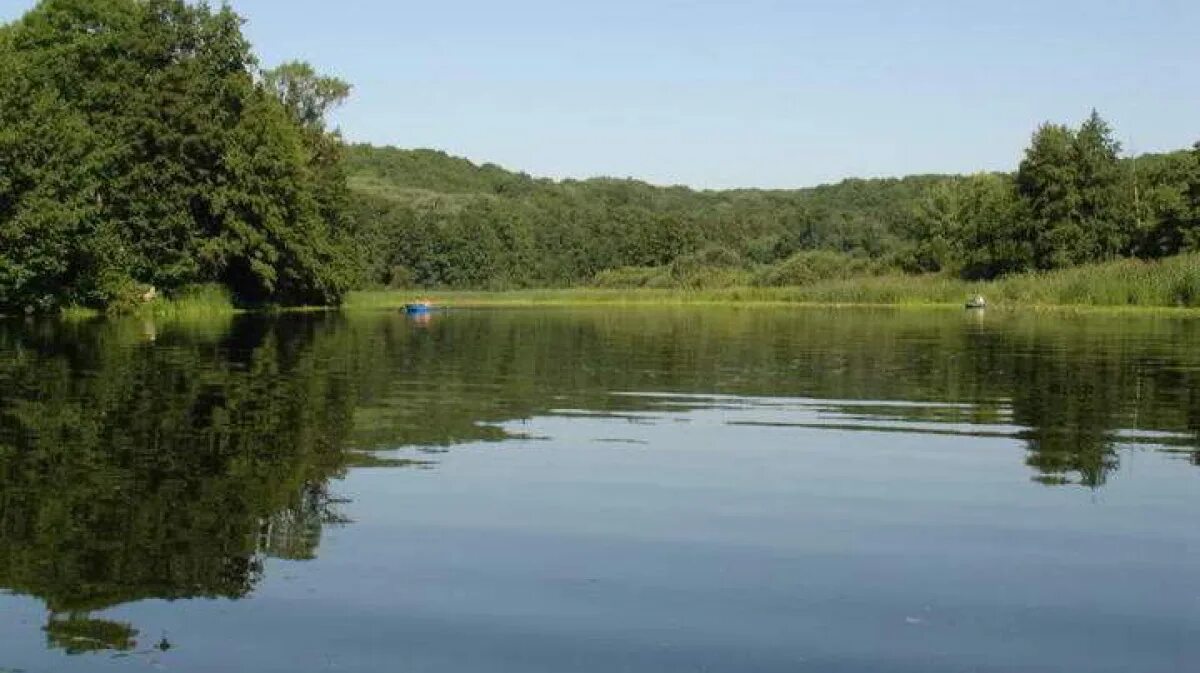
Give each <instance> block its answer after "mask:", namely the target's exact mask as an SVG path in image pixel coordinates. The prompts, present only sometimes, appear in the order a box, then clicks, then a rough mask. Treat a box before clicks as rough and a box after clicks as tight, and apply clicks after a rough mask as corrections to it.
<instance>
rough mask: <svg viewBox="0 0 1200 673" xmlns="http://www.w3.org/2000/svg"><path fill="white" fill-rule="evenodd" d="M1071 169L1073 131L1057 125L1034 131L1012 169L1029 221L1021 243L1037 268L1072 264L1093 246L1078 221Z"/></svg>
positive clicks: (1075, 182) (1073, 167) (1075, 181)
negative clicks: (1026, 236)
mask: <svg viewBox="0 0 1200 673" xmlns="http://www.w3.org/2000/svg"><path fill="white" fill-rule="evenodd" d="M1077 170H1078V167H1077V165H1076V163H1075V133H1074V132H1073V131H1072V130H1071V129H1070V128H1068V127H1066V126H1063V125H1060V124H1043V125H1042V126H1041V127H1039V128H1038V130H1037V132H1036V133H1034V135H1033V141H1032V143H1031V144H1030V147H1029V149H1028V150H1026V152H1025V159H1024V160H1023V161H1021V165H1020V167H1019V168H1018V170H1017V191H1018V193H1019V194H1020V195H1021V197H1022V198H1023V199H1025V200H1026V202H1027V203H1028V204H1029V209H1030V215H1031V216H1032V218H1033V219H1034V221H1035V226H1036V229H1035V230H1034V231H1033V232H1031V233H1033V237H1032V240H1030V241H1027V243H1028V244H1030V245H1031V247H1032V250H1033V262H1034V264H1035V265H1036V266H1037V267H1039V268H1043V269H1051V268H1056V267H1062V266H1070V265H1073V264H1077V263H1079V262H1082V261H1084V260H1086V259H1087V258H1088V256H1089V253H1090V251H1091V250H1092V249H1093V248H1094V241H1092V240H1090V239H1089V238H1088V235H1087V234H1088V232H1086V231H1085V230H1084V229H1083V227H1082V225H1081V223H1080V220H1079V204H1080V195H1079V191H1078V188H1077V186H1078V182H1079V180H1078V176H1077Z"/></svg>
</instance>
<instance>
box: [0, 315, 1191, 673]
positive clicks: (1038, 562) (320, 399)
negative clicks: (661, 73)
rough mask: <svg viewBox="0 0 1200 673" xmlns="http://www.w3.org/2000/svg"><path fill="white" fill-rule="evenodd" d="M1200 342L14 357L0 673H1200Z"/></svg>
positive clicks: (835, 326) (374, 318) (1019, 323)
mask: <svg viewBox="0 0 1200 673" xmlns="http://www.w3.org/2000/svg"><path fill="white" fill-rule="evenodd" d="M1197 512H1200V319H1196V318H1190V319H1189V318H1185V317H1172V316H1168V315H1146V316H1141V315H1139V316H1129V315H1125V316H1094V315H1093V316H1072V315H1066V314H1043V315H1012V314H1007V315H1006V314H995V313H987V314H980V313H974V314H971V313H964V312H960V311H887V310H840V311H834V310H820V309H778V308H748V309H741V310H737V309H719V310H718V309H670V308H656V309H594V310H593V309H587V310H566V309H562V310H557V309H555V310H506V311H500V310H487V311H484V310H481V311H465V310H464V311H453V312H447V313H444V314H435V315H433V316H431V317H430V318H429V319H426V320H413V319H409V318H408V317H406V316H404V315H402V314H397V313H388V312H379V313H357V314H336V313H330V314H315V315H289V316H281V317H263V316H257V317H255V316H250V317H239V318H237V319H230V320H228V321H225V322H217V323H204V324H196V325H188V324H162V323H160V324H154V323H150V322H141V321H137V320H133V321H110V322H97V323H86V324H62V323H51V322H46V323H37V322H26V321H21V320H16V321H4V322H0V672H5V673H11V672H13V671H25V672H27V673H42V672H49V671H66V672H75V671H78V672H83V671H87V672H89V673H90V672H95V671H142V670H146V671H154V670H168V671H213V672H217V671H239V670H244V671H254V672H278V673H284V672H286V673H296V672H299V671H339V672H380V673H382V672H393V671H395V672H400V671H420V672H430V673H451V672H453V673H467V672H476V671H498V672H522V673H524V672H546V673H551V672H552V673H569V672H572V671H580V672H596V673H600V672H603V673H611V672H617V671H638V672H641V671H646V672H655V673H664V672H672V671H722V672H725V671H728V672H741V671H746V672H758V671H762V672H767V671H770V672H785V671H786V672H789V673H790V672H803V671H813V672H851V671H854V672H864V673H865V672H888V673H901V672H903V673H941V672H949V671H963V672H999V671H1014V672H1015V671H1020V672H1025V671H1046V672H1050V671H1053V672H1056V673H1057V672H1062V671H1081V672H1084V671H1085V672H1097V671H1113V672H1117V671H1120V672H1130V671H1136V672H1138V673H1155V672H1165V671H1171V672H1184V671H1187V672H1190V671H1196V670H1200V519H1198V518H1197Z"/></svg>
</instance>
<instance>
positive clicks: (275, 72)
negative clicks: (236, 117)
mask: <svg viewBox="0 0 1200 673" xmlns="http://www.w3.org/2000/svg"><path fill="white" fill-rule="evenodd" d="M262 81H263V85H264V86H266V88H267V90H269V91H271V92H272V93H274V94H275V96H276V97H277V98H278V99H279V100H280V101H281V102H283V104H284V106H285V107H287V109H288V110H290V111H291V113H292V115H293V116H294V117H295V118H296V120H297V121H299V122H300V123H301V124H304V125H305V126H309V127H316V128H319V129H324V126H325V115H326V114H328V112H329V111H330V110H331V109H333V108H334V107H337V106H338V105H341V104H342V103H343V102H344V101H345V100H346V98H347V97H349V96H350V85H349V84H348V83H346V82H345V81H343V80H340V79H338V78H336V77H327V76H323V75H319V74H317V71H316V70H314V69H313V67H312V66H311V65H309V64H308V63H305V62H303V61H288V62H287V63H283V64H281V65H279V66H277V67H275V68H273V69H271V70H264V71H263V73H262Z"/></svg>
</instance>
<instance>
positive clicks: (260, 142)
mask: <svg viewBox="0 0 1200 673" xmlns="http://www.w3.org/2000/svg"><path fill="white" fill-rule="evenodd" d="M240 26H241V19H240V18H239V17H238V16H237V15H236V14H234V13H233V12H232V11H231V10H230V9H229V8H228V7H223V8H221V9H219V10H214V9H211V8H209V7H208V6H207V5H204V4H199V5H193V4H189V3H187V2H184V1H183V0H43V2H41V3H40V4H38V5H37V7H35V8H34V9H33V10H32V11H30V12H29V13H28V14H26V15H25V16H24V17H23V18H21V19H20V20H19V21H17V22H15V23H13V24H11V25H9V26H6V27H4V28H3V29H2V30H0V167H2V168H3V170H0V176H2V177H0V308H3V307H8V308H10V309H11V308H14V307H31V308H51V307H53V306H55V305H59V304H62V303H67V302H78V303H86V304H95V305H104V304H108V303H112V302H116V301H119V300H121V299H122V298H123V297H126V296H128V295H129V294H130V293H131V292H132V291H135V289H136V288H137V287H138V286H139V285H142V284H152V285H156V286H158V287H160V288H162V289H164V290H167V291H171V290H172V289H176V288H180V287H182V286H184V285H187V284H190V283H197V282H211V281H217V282H223V283H226V284H228V285H229V286H230V287H231V289H232V290H233V291H234V292H235V293H236V294H237V295H238V296H239V297H241V298H243V299H245V300H248V301H277V302H285V303H296V302H322V303H324V302H335V301H337V300H338V299H339V298H340V296H341V294H342V293H343V292H344V291H345V289H346V287H347V284H348V282H349V280H350V275H351V274H350V271H349V270H348V269H347V268H345V265H344V264H342V263H341V260H342V258H343V257H344V255H343V254H342V252H341V247H342V246H343V242H342V238H341V232H340V230H339V229H340V225H341V223H340V222H339V217H340V212H341V211H342V210H344V199H341V198H340V196H339V195H340V194H343V193H344V190H345V184H344V182H345V180H344V177H343V176H342V174H341V172H340V170H330V169H329V166H330V165H336V164H338V163H340V162H339V161H338V160H337V157H336V150H335V149H334V146H336V145H338V144H340V141H338V140H337V139H336V137H331V135H330V134H327V133H326V132H325V131H324V129H323V126H321V124H320V121H319V120H317V119H314V118H312V114H315V113H316V112H317V110H314V111H310V113H309V116H308V117H307V118H305V119H301V118H300V117H299V115H297V114H296V113H295V112H294V111H293V107H292V105H293V102H292V101H290V100H289V99H287V98H286V97H284V96H282V95H281V94H280V92H279V89H278V88H277V87H273V86H272V85H271V84H270V82H269V80H268V78H262V77H259V75H258V71H257V63H256V59H255V57H254V54H253V53H252V52H251V51H250V47H249V44H248V43H247V42H246V40H245V39H244V37H243V36H242V34H241V29H240ZM310 70H311V69H310ZM324 110H325V108H320V109H319V112H320V113H323V112H324ZM323 156H330V157H333V158H332V159H331V160H326V159H322V158H320V157H323Z"/></svg>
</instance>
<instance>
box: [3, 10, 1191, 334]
mask: <svg viewBox="0 0 1200 673" xmlns="http://www.w3.org/2000/svg"><path fill="white" fill-rule="evenodd" d="M241 24H242V19H241V18H240V17H239V16H238V15H237V14H235V13H234V12H233V11H232V10H230V9H229V8H228V7H223V8H221V9H216V10H215V9H212V8H210V7H209V6H207V5H204V4H200V5H195V4H191V3H189V2H187V1H186V0H42V2H40V3H39V4H38V5H37V6H36V7H35V8H34V9H33V10H31V11H30V12H29V13H27V14H26V15H25V16H24V17H22V18H21V19H19V20H17V21H15V22H13V23H10V24H7V25H4V26H0V313H11V312H15V311H22V310H24V311H48V310H55V309H57V308H60V307H62V306H66V305H73V304H74V305H85V306H96V307H105V306H107V307H116V308H121V307H126V306H129V305H130V304H133V303H136V302H137V301H139V297H142V296H144V295H145V294H146V291H147V289H148V288H151V287H153V288H156V289H157V290H159V291H162V292H164V293H167V294H171V293H177V292H179V291H181V290H183V289H184V288H187V287H188V286H191V285H196V284H202V283H220V284H222V285H224V286H226V287H228V288H229V289H230V290H231V291H232V293H233V294H234V296H236V297H237V299H238V300H239V301H240V302H243V303H246V304H261V303H280V304H336V303H338V302H339V301H340V300H341V298H342V297H343V296H344V295H345V293H346V292H347V291H348V290H350V289H353V288H356V287H371V286H384V285H390V286H393V287H449V288H520V287H545V286H571V285H582V284H594V283H601V284H605V283H610V284H632V285H648V284H672V283H683V284H704V283H712V282H720V283H727V284H728V283H747V282H753V283H763V284H795V283H804V282H809V281H811V280H814V279H819V278H820V277H822V276H823V275H827V274H829V273H838V274H842V275H845V274H847V273H851V274H858V273H889V272H894V273H900V272H907V273H930V272H934V273H946V274H954V275H958V276H962V277H965V278H972V279H977V278H994V277H997V276H1001V275H1004V274H1008V273H1014V272H1021V271H1026V270H1033V269H1054V268H1061V267H1065V266H1072V265H1076V264H1083V263H1088V262H1094V261H1103V260H1108V259H1113V258H1118V257H1141V258H1158V257H1165V256H1169V255H1174V254H1177V253H1182V252H1188V251H1194V250H1197V249H1200V148H1198V149H1195V150H1182V151H1178V152H1173V153H1168V154H1156V155H1143V156H1139V157H1133V158H1123V157H1122V156H1121V147H1120V144H1119V143H1117V142H1116V141H1115V139H1114V134H1113V131H1112V129H1111V128H1110V127H1109V125H1108V124H1107V123H1106V122H1105V121H1104V120H1103V119H1102V118H1101V117H1100V116H1099V115H1098V114H1095V113H1093V114H1092V115H1091V116H1090V117H1089V118H1088V119H1086V120H1085V121H1084V122H1083V123H1082V124H1081V125H1080V126H1079V127H1077V128H1075V127H1070V126H1065V125H1061V124H1045V125H1043V126H1042V127H1040V128H1039V129H1038V130H1037V131H1036V133H1035V134H1034V135H1033V138H1032V142H1031V144H1030V146H1029V148H1028V149H1027V150H1026V152H1025V156H1024V158H1023V160H1022V161H1021V162H1020V165H1019V167H1018V168H1017V170H1016V171H1015V172H1013V173H986V174H977V175H971V176H950V175H919V176H910V177H905V178H898V179H896V178H889V179H870V180H862V179H851V180H845V181H843V182H840V183H838V184H834V185H825V186H821V187H816V188H811V189H797V190H755V189H738V190H724V191H715V190H693V189H689V188H686V187H679V186H673V187H660V186H654V185H650V184H647V183H644V182H640V181H637V180H632V179H614V178H597V179H590V180H562V181H554V180H548V179H538V178H533V177H531V176H529V175H526V174H524V173H517V172H512V171H508V170H505V169H503V168H501V167H499V166H495V165H492V164H484V165H482V166H480V165H475V164H473V163H471V162H469V161H467V160H465V159H461V158H455V157H451V156H448V155H446V154H445V153H442V152H436V151H432V150H401V149H395V148H378V147H372V146H368V145H350V146H346V145H345V144H344V143H343V141H342V139H341V137H340V136H339V134H338V132H337V131H336V130H332V129H330V128H329V127H328V124H327V122H326V116H327V113H328V111H329V110H330V109H332V108H333V107H335V106H337V105H338V104H339V103H341V102H342V101H343V100H344V99H345V98H346V96H347V95H348V94H349V92H350V87H349V85H348V84H346V83H345V82H342V81H340V80H338V79H336V78H332V77H325V76H322V75H320V74H319V73H317V72H315V71H314V70H313V69H312V68H311V67H310V66H308V65H307V64H304V63H299V62H292V63H285V64H283V65H281V66H279V67H276V68H264V67H262V66H261V65H260V64H259V62H258V60H257V58H256V57H255V55H254V53H253V52H252V50H251V48H250V45H249V44H248V43H247V41H246V39H245V37H244V36H243V35H242V32H241Z"/></svg>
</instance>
